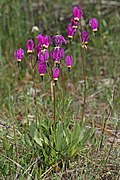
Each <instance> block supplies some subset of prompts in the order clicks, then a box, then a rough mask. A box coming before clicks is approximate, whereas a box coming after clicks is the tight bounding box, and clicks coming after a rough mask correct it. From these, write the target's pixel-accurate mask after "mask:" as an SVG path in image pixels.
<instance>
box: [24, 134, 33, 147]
mask: <svg viewBox="0 0 120 180" xmlns="http://www.w3.org/2000/svg"><path fill="white" fill-rule="evenodd" d="M24 138H25V142H26V144H27V145H28V146H32V143H31V142H30V138H29V136H28V135H27V134H25V136H24Z"/></svg>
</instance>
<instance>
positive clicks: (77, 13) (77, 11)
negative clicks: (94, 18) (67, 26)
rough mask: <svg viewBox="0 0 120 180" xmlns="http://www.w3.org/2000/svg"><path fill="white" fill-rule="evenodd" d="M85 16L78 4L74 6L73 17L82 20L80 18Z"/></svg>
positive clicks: (75, 19)
mask: <svg viewBox="0 0 120 180" xmlns="http://www.w3.org/2000/svg"><path fill="white" fill-rule="evenodd" d="M82 16H83V11H82V10H81V9H79V8H78V7H77V6H74V8H73V19H74V21H78V22H79V21H80V19H81V18H82Z"/></svg>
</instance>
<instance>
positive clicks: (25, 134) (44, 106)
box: [0, 1, 120, 180]
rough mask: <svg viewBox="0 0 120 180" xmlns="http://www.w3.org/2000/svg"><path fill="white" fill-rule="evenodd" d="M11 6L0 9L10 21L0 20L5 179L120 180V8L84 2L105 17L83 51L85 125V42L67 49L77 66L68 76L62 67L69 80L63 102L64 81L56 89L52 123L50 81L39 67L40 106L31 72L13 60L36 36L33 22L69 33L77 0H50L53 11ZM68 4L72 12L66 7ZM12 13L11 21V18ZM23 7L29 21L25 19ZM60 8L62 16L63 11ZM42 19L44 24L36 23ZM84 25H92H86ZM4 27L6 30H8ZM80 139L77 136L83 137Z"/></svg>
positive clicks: (0, 160)
mask: <svg viewBox="0 0 120 180" xmlns="http://www.w3.org/2000/svg"><path fill="white" fill-rule="evenodd" d="M6 2H7V1H5V2H3V4H2V7H1V8H2V11H1V14H2V17H3V16H4V17H5V18H4V21H3V19H2V20H1V21H0V22H1V24H2V32H1V44H0V47H1V48H0V56H1V59H2V61H1V62H0V69H1V70H0V91H1V94H0V100H1V103H0V107H1V108H0V109H1V110H0V151H1V154H0V173H1V178H2V179H15V178H16V179H27V178H31V179H40V178H41V179H113V180H114V179H119V166H120V164H119V161H120V159H119V157H120V156H119V155H120V154H119V153H120V148H119V144H120V137H119V136H120V130H119V120H120V112H119V109H120V93H119V92H120V83H119V81H120V62H119V41H120V40H119V38H118V32H119V28H120V27H119V19H120V14H119V11H120V9H119V7H118V8H117V7H116V6H115V7H114V6H109V8H107V7H104V6H103V5H99V4H98V5H96V6H94V5H93V4H90V5H83V8H84V9H85V14H86V19H88V17H90V16H91V17H97V18H98V20H99V31H98V34H97V37H96V38H91V39H90V41H89V45H88V49H87V50H86V52H85V63H86V69H87V99H86V101H87V103H86V109H85V118H86V122H82V121H81V117H82V106H83V90H84V87H83V72H82V63H81V53H80V44H79V37H77V36H75V39H74V42H73V44H72V47H68V49H66V53H69V52H72V53H73V58H74V63H73V68H72V71H71V72H70V73H68V72H67V69H65V68H64V69H63V77H62V78H63V80H64V81H65V83H64V96H62V98H61V95H63V91H62V87H61V86H63V83H61V82H62V79H61V78H60V79H59V82H58V85H57V87H56V97H57V100H56V117H57V118H56V124H54V123H53V102H52V101H51V91H50V83H49V79H48V77H45V78H44V81H43V82H42V81H41V79H40V77H39V74H38V73H37V68H36V75H35V82H36V91H37V105H35V103H34V87H33V82H32V77H31V75H29V74H27V70H26V64H25V62H24V61H22V63H21V67H20V68H18V67H17V64H15V63H14V62H15V60H14V61H13V60H12V59H13V52H14V49H16V47H18V46H20V45H21V46H23V47H24V46H25V45H24V44H25V41H26V40H27V39H28V38H29V37H30V36H31V35H32V36H33V34H31V33H30V34H29V33H28V34H27V33H26V32H29V31H30V29H31V27H32V26H31V24H32V25H34V23H35V24H37V25H38V26H39V27H41V29H40V31H42V32H43V33H48V32H49V34H51V33H54V34H55V33H56V32H57V31H58V30H59V31H60V33H62V34H64V35H65V36H66V34H67V32H66V31H65V28H66V26H67V24H68V21H69V20H70V16H71V11H72V7H73V6H72V1H71V3H69V4H68V2H67V1H58V4H57V3H55V2H54V1H52V2H51V3H50V4H49V8H48V1H46V3H44V2H43V4H39V6H40V8H41V12H43V13H41V12H39V10H38V8H37V6H36V3H33V4H32V3H30V4H29V8H28V9H27V7H28V6H27V5H26V2H25V1H24V3H23V4H22V5H21V6H20V7H21V9H19V5H20V4H19V3H17V4H15V2H14V1H12V3H11V5H10V6H9V4H6ZM41 2H42V1H41ZM63 2H64V3H65V4H66V6H69V8H70V9H69V8H66V7H65V6H64V7H63V4H62V3H63ZM53 4H54V7H53ZM39 6H38V7H39ZM52 8H54V10H55V11H54V12H53V11H52ZM11 9H12V11H11V16H10V17H11V18H10V19H9V18H8V14H9V13H10V10H11ZM18 9H19V11H17V10H18ZM33 9H34V11H33ZM22 10H24V12H25V14H26V16H25V15H24V14H22V15H20V14H19V13H20V12H21V11H22ZM45 10H46V11H45ZM58 10H59V13H57V12H58ZM35 11H36V13H35ZM17 12H18V13H17ZM37 12H38V13H37ZM12 13H13V14H16V18H18V19H19V21H17V23H18V24H16V20H15V19H13V18H12ZM50 13H53V17H52V19H51V17H49V14H50ZM29 15H30V17H31V24H30V23H29ZM33 15H34V16H33ZM40 20H41V23H42V24H39V23H38V21H40ZM25 22H26V23H25ZM84 23H86V26H88V22H87V20H86V22H84ZM48 24H49V26H48ZM6 26H8V30H6V29H5V27H6ZM9 27H11V28H9ZM16 29H17V30H16ZM4 30H5V31H6V35H4V34H3V33H4ZM113 32H114V33H113ZM89 33H91V32H89ZM18 34H19V35H18ZM91 36H92V34H91ZM22 37H24V38H23V39H22ZM7 40H8V41H9V43H8V41H7ZM5 42H6V43H7V44H5ZM116 42H117V43H116ZM27 61H29V58H28V59H27ZM63 98H64V105H63ZM55 129H56V130H55ZM103 129H104V132H103ZM54 130H55V131H54ZM80 132H81V134H79V133H80ZM77 134H79V139H78V138H77V137H78V136H77Z"/></svg>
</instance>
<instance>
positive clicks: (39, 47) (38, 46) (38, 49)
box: [35, 45, 42, 55]
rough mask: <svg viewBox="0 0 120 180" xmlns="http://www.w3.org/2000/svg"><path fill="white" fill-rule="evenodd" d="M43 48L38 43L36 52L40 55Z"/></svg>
mask: <svg viewBox="0 0 120 180" xmlns="http://www.w3.org/2000/svg"><path fill="white" fill-rule="evenodd" d="M41 50H42V47H41V46H40V45H36V46H35V52H36V54H37V55H38V54H39V52H40V51H41Z"/></svg>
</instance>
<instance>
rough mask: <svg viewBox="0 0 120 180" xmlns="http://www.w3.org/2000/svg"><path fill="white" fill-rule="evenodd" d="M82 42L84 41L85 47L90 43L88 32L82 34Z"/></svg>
mask: <svg viewBox="0 0 120 180" xmlns="http://www.w3.org/2000/svg"><path fill="white" fill-rule="evenodd" d="M81 40H82V44H83V45H84V44H87V43H88V32H87V31H83V32H82V33H81Z"/></svg>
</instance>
